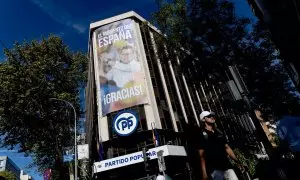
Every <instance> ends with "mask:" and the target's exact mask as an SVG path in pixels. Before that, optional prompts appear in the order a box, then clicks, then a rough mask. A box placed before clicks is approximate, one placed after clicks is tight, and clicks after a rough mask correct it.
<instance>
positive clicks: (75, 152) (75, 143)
mask: <svg viewBox="0 0 300 180" xmlns="http://www.w3.org/2000/svg"><path fill="white" fill-rule="evenodd" d="M50 100H57V101H62V102H64V103H67V104H68V105H69V106H71V107H72V109H73V111H74V128H75V129H74V155H75V157H74V162H75V165H74V166H75V171H74V177H75V178H74V179H75V180H77V141H76V138H77V134H76V130H77V122H76V118H77V116H76V110H75V108H74V106H73V104H72V103H70V102H69V101H66V100H63V99H58V98H50Z"/></svg>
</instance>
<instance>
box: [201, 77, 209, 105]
mask: <svg viewBox="0 0 300 180" xmlns="http://www.w3.org/2000/svg"><path fill="white" fill-rule="evenodd" d="M200 87H201V91H202V93H203V96H204V98H205V101H206V103H207V106H208V109H209V111H211V108H210V105H209V102H208V99H207V96H206V94H205V91H204V88H203V85H202V83H201V82H200Z"/></svg>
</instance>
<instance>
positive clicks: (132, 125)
mask: <svg viewBox="0 0 300 180" xmlns="http://www.w3.org/2000/svg"><path fill="white" fill-rule="evenodd" d="M138 123H139V120H138V116H137V115H136V112H135V111H122V112H120V113H119V114H117V115H116V116H115V118H114V121H113V130H114V131H115V132H116V133H117V134H118V135H120V136H128V135H130V134H132V133H133V132H134V131H135V130H136V128H137V127H138Z"/></svg>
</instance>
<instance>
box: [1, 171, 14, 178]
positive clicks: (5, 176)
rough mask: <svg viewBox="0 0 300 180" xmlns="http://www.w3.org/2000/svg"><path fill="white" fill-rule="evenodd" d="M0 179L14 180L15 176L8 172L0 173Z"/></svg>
mask: <svg viewBox="0 0 300 180" xmlns="http://www.w3.org/2000/svg"><path fill="white" fill-rule="evenodd" d="M0 179H4V180H16V179H17V178H16V176H15V175H14V174H13V173H12V172H10V171H1V172H0Z"/></svg>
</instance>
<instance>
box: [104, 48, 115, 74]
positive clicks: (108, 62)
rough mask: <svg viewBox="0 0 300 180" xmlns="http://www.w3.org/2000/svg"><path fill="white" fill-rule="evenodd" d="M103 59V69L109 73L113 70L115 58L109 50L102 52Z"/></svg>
mask: <svg viewBox="0 0 300 180" xmlns="http://www.w3.org/2000/svg"><path fill="white" fill-rule="evenodd" d="M101 60H102V61H103V71H104V72H105V73H107V72H108V71H110V70H111V68H112V66H113V65H114V63H115V60H114V59H113V57H112V56H111V55H109V54H108V53H107V52H104V53H102V54H101Z"/></svg>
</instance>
